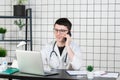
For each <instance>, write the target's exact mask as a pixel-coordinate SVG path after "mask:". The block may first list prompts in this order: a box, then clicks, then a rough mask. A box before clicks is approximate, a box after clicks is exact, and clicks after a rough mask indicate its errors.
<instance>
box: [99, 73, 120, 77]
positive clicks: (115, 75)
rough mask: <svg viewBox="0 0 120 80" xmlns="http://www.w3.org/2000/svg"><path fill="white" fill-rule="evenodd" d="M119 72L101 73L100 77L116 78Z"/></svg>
mask: <svg viewBox="0 0 120 80" xmlns="http://www.w3.org/2000/svg"><path fill="white" fill-rule="evenodd" d="M118 76H119V73H106V74H104V75H101V76H100V77H109V78H118Z"/></svg>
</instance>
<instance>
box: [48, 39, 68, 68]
mask: <svg viewBox="0 0 120 80" xmlns="http://www.w3.org/2000/svg"><path fill="white" fill-rule="evenodd" d="M55 44H56V41H55V43H54V45H53V48H52V51H51V53H50V59H49V60H50V61H51V60H52V57H54V58H56V59H57V60H58V62H57V63H58V64H55V66H57V67H59V66H60V60H59V57H58V55H57V53H56V52H55V50H54V48H55ZM56 59H54V61H55V60H56ZM57 60H56V61H57ZM66 61H67V53H66V55H65V57H63V62H64V65H66ZM51 64H52V65H53V64H54V63H51ZM57 67H56V68H57Z"/></svg>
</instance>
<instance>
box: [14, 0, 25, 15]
mask: <svg viewBox="0 0 120 80" xmlns="http://www.w3.org/2000/svg"><path fill="white" fill-rule="evenodd" d="M14 1H15V2H16V5H14V16H25V5H24V3H25V2H26V1H27V0H14Z"/></svg>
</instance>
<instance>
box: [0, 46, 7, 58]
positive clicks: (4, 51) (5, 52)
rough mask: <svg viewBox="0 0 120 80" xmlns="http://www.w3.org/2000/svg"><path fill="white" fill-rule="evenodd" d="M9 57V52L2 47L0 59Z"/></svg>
mask: <svg viewBox="0 0 120 80" xmlns="http://www.w3.org/2000/svg"><path fill="white" fill-rule="evenodd" d="M6 55H7V50H6V49H5V48H2V47H0V57H5V56H6Z"/></svg>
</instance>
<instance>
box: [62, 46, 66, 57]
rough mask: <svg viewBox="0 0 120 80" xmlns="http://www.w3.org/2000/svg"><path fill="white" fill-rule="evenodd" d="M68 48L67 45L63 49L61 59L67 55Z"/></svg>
mask: <svg viewBox="0 0 120 80" xmlns="http://www.w3.org/2000/svg"><path fill="white" fill-rule="evenodd" d="M66 53H67V50H66V47H65V48H64V49H63V52H62V55H61V59H63V58H64V57H65V56H66Z"/></svg>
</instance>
